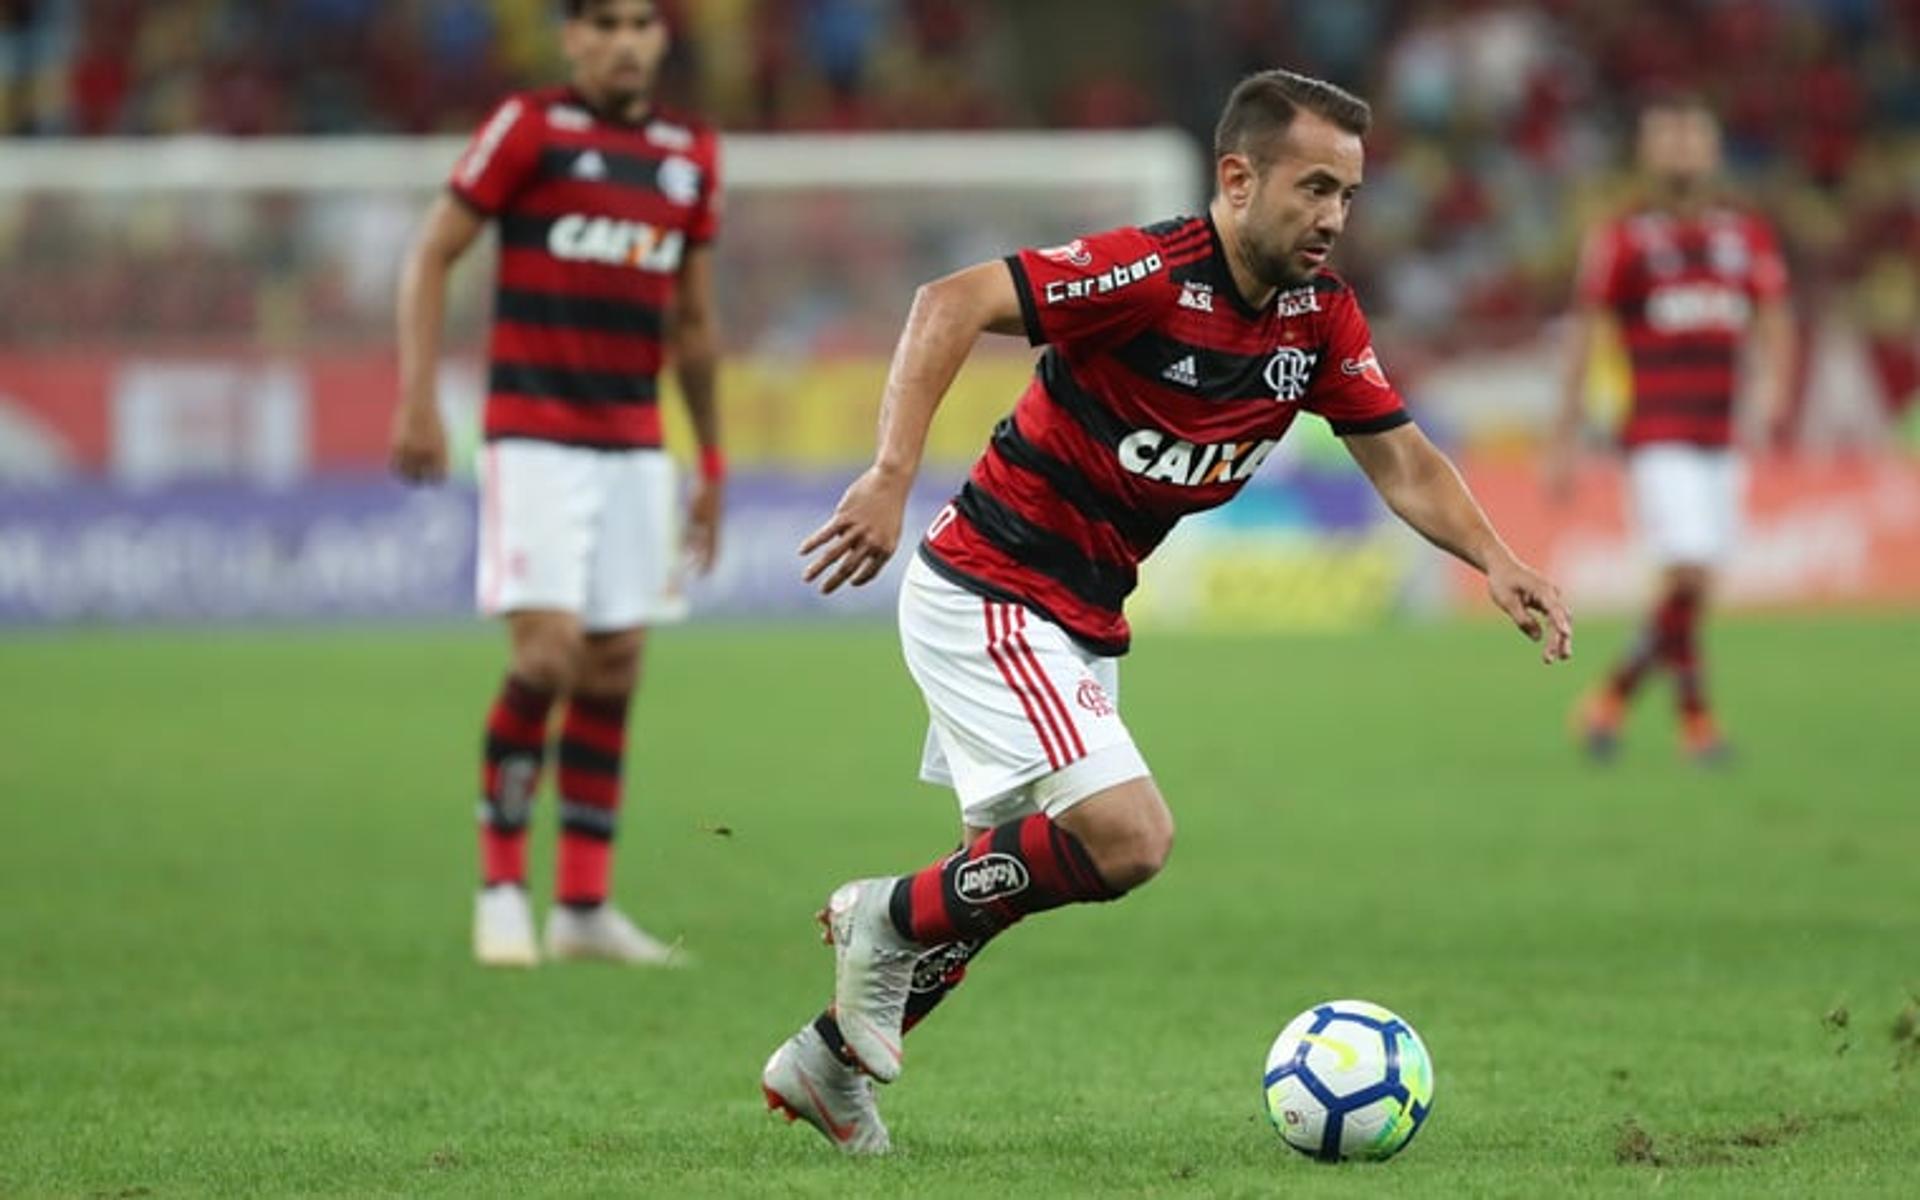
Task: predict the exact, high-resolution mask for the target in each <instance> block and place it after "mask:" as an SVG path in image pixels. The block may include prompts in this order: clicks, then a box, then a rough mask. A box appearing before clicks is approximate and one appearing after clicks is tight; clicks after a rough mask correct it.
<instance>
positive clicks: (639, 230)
mask: <svg viewBox="0 0 1920 1200" xmlns="http://www.w3.org/2000/svg"><path fill="white" fill-rule="evenodd" d="M685 242H686V238H685V235H683V234H682V233H681V232H680V231H679V230H678V229H667V230H663V229H660V228H657V227H656V226H653V225H648V224H646V223H644V222H641V221H621V220H617V219H615V218H613V217H584V216H581V215H579V214H578V213H575V214H573V215H572V216H566V217H561V218H560V219H559V220H558V221H555V222H554V223H553V229H552V230H551V231H549V232H548V234H547V250H548V251H549V252H550V253H551V254H552V255H553V256H554V257H555V258H558V259H561V260H563V261H566V262H595V263H606V264H607V265H609V266H616V267H633V268H635V269H636V270H641V271H662V272H666V273H669V274H670V273H672V272H674V271H677V270H679V269H680V255H681V252H682V249H683V248H684V246H685Z"/></svg>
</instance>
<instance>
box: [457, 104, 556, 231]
mask: <svg viewBox="0 0 1920 1200" xmlns="http://www.w3.org/2000/svg"><path fill="white" fill-rule="evenodd" d="M539 166H540V116H539V114H537V113H536V112H535V111H534V110H533V107H532V106H531V105H529V104H528V103H527V101H526V100H525V98H523V97H520V96H513V97H510V98H509V99H507V101H506V102H505V103H503V104H501V105H500V107H499V108H496V109H495V110H494V111H493V115H492V116H490V117H488V118H487V122H486V124H484V125H482V126H481V127H480V131H479V132H478V133H476V134H474V135H473V141H472V142H470V143H468V145H467V149H466V152H465V153H463V154H462V155H461V156H460V161H459V162H457V163H455V164H454V167H453V176H452V178H450V179H449V180H448V181H447V186H448V187H449V188H450V189H452V191H453V194H454V195H456V196H458V197H460V199H461V200H463V201H465V202H466V203H467V205H468V206H469V207H471V208H473V209H475V210H476V211H478V212H481V213H484V214H486V215H487V216H493V215H494V214H496V213H498V212H499V211H500V210H501V209H503V208H505V207H506V206H507V205H508V204H509V203H510V202H511V201H512V200H513V198H514V197H515V196H516V195H518V194H519V193H520V190H521V189H522V188H524V187H526V186H527V184H528V183H530V182H532V180H533V178H534V174H535V172H536V171H537V170H538V169H539Z"/></svg>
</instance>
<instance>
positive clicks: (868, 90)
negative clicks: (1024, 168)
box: [0, 0, 1920, 413]
mask: <svg viewBox="0 0 1920 1200" xmlns="http://www.w3.org/2000/svg"><path fill="white" fill-rule="evenodd" d="M665 7H666V9H667V10H668V11H669V14H670V16H671V18H672V19H673V20H674V22H675V26H676V28H677V30H678V37H679V43H678V48H677V51H676V57H675V62H674V70H673V80H672V85H671V88H672V91H673V93H674V94H675V96H676V98H677V99H679V100H680V101H682V102H683V103H687V104H690V105H692V106H694V107H696V108H698V109H699V110H701V111H703V112H705V113H707V114H709V115H711V116H712V117H713V118H714V119H716V120H717V121H718V122H720V123H721V124H722V125H723V126H724V127H726V128H728V129H731V130H789V129H808V130H814V129H833V130H849V129H876V128H908V129H933V128H1004V127H1056V128H1057V127H1066V128H1076V127H1077V128H1092V127H1124V126H1138V125H1150V124H1164V123H1173V124H1177V125H1180V126H1182V127H1184V128H1186V129H1188V130H1189V131H1191V132H1192V133H1193V134H1194V135H1195V136H1196V137H1198V138H1201V139H1205V138H1206V137H1207V135H1208V133H1209V132H1210V123H1211V121H1212V118H1213V115H1214V113H1215V111H1216V109H1217V106H1218V102H1219V100H1220V98H1221V96H1222V95H1224V93H1225V91H1226V89H1227V88H1228V87H1229V86H1230V84H1231V82H1232V81H1233V80H1234V79H1235V78H1237V77H1238V76H1239V75H1241V74H1242V73H1244V72H1246V71H1249V70H1252V69H1256V68H1259V67H1263V66H1267V65H1273V64H1287V65H1290V66H1293V67H1296V68H1298V69H1301V70H1305V71H1309V72H1314V73H1319V74H1323V75H1325V76H1327V77H1329V78H1332V79H1334V80H1337V81H1340V82H1342V83H1345V84H1348V85H1350V86H1352V87H1354V88H1356V89H1357V90H1359V91H1360V92H1362V93H1363V94H1365V95H1367V96H1368V97H1370V98H1372V99H1373V100H1374V101H1375V104H1376V109H1377V111H1378V113H1379V116H1380V121H1379V126H1378V129H1377V131H1376V133H1375V135H1374V137H1373V138H1372V139H1371V142H1370V148H1369V152H1370V162H1369V182H1368V192H1367V197H1366V200H1365V207H1364V210H1363V215H1362V218H1361V219H1360V220H1359V222H1358V223H1357V228H1356V231H1355V234H1354V236H1353V237H1352V238H1351V239H1350V242H1349V245H1348V246H1347V247H1346V248H1345V249H1343V251H1342V255H1341V265H1342V268H1343V269H1344V270H1345V271H1346V272H1347V273H1348V274H1350V275H1352V276H1354V277H1356V279H1357V281H1358V282H1359V283H1360V285H1361V287H1362V288H1363V290H1364V291H1365V293H1366V294H1367V295H1368V296H1369V297H1370V302H1371V306H1372V308H1373V309H1374V310H1375V311H1376V313H1377V314H1378V316H1379V317H1380V318H1381V320H1382V322H1383V323H1384V324H1386V325H1387V326H1388V328H1389V330H1390V336H1391V337H1392V338H1393V340H1394V342H1395V345H1396V347H1397V353H1398V355H1399V357H1400V359H1401V361H1403V362H1405V361H1406V360H1407V359H1408V358H1409V356H1410V355H1412V356H1416V357H1417V356H1418V355H1419V354H1420V352H1421V350H1422V349H1427V350H1431V351H1434V352H1435V353H1447V352H1452V351H1457V350H1458V349H1459V348H1461V347H1462V346H1463V345H1475V346H1480V345H1488V344H1499V343H1500V342H1502V341H1504V340H1516V339H1520V338H1524V337H1527V336H1532V335H1534V334H1536V333H1537V331H1538V328H1539V323H1540V321H1541V320H1542V319H1543V318H1545V317H1549V316H1551V315H1553V314H1555V313H1557V312H1559V311H1561V310H1562V309H1563V308H1564V306H1565V304H1566V298H1567V291H1568V282H1569V278H1570V274H1571V270H1572V264H1573V262H1574V259H1575V257H1576V252H1577V246H1578V241H1579V232H1580V229H1581V228H1582V226H1583V225H1584V223H1585V221H1586V219H1587V218H1589V217H1590V216H1592V215H1593V214H1594V213H1596V212H1598V211H1600V210H1601V209H1602V208H1604V207H1605V206H1607V205H1610V204H1613V203H1617V202H1618V200H1619V199H1620V195H1621V185H1622V170H1621V168H1622V167H1623V166H1624V158H1625V154H1626V150H1627V144H1628V140H1629V136H1628V135H1629V133H1630V128H1631V116H1632V112H1633V108H1634V105H1635V102H1636V101H1637V100H1638V99H1639V98H1641V97H1643V96H1645V95H1647V94H1649V93H1650V92H1654V91H1659V90H1666V89H1674V88H1684V89H1687V90H1690V91H1695V92H1699V93H1702V94H1704V95H1706V96H1707V97H1709V98H1710V99H1711V100H1712V101H1713V102H1714V103H1715V105H1716V106H1717V107H1718V108H1719V110H1720V111H1721V112H1722V113H1723V114H1724V117H1725V121H1726V126H1727V133H1728V139H1727V140H1728V151H1729V159H1730V163H1731V166H1732V168H1733V170H1734V172H1735V174H1736V177H1737V178H1738V179H1739V180H1740V181H1741V182H1742V184H1743V186H1744V188H1745V189H1746V194H1747V195H1748V197H1749V198H1750V200H1751V202H1752V203H1754V204H1755V205H1757V206H1758V207H1760V208H1761V209H1763V210H1764V211H1766V212H1767V213H1768V214H1769V215H1770V216H1772V218H1773V219H1774V220H1775V221H1776V222H1777V223H1778V224H1779V226H1780V227H1781V229H1782V231H1783V234H1784V237H1785V240H1786V242H1787V245H1788V247H1789V253H1790V255H1791V258H1792V261H1793V266H1794V268H1795V271H1796V284H1797V287H1796V298H1797V300H1798V303H1799V304H1800V305H1801V307H1802V309H1803V312H1802V316H1803V318H1805V317H1808V316H1809V315H1811V313H1812V312H1813V311H1814V310H1818V311H1819V312H1821V313H1822V314H1829V313H1830V314H1833V315H1838V316H1840V317H1842V318H1843V319H1845V320H1846V321H1847V322H1848V324H1850V325H1851V326H1853V327H1855V328H1857V329H1859V330H1860V331H1861V334H1862V336H1863V337H1864V338H1865V340H1866V342H1867V345H1868V346H1869V348H1870V349H1869V358H1870V360H1871V367H1872V372H1873V374H1874V376H1875V380H1876V383H1877V385H1878V390H1879V394H1880V397H1881V400H1882V402H1883V404H1884V405H1885V406H1886V408H1887V410H1888V411H1889V413H1897V412H1899V411H1900V410H1901V409H1903V408H1905V407H1908V406H1910V405H1912V404H1913V403H1914V402H1915V398H1916V396H1920V354H1916V350H1915V344H1914V343H1915V333H1914V331H1915V330H1916V329H1920V0H1542V2H1537V3H1527V4H1518V3H1511V2H1507V0H1449V2H1438V3H1436V2H1420V0H1342V2H1341V3H1338V4H1309V3H1298V2H1289V0H1123V2H1119V3H1115V2H1112V0H1106V2H1101V0H1059V2H1050V3H1047V4H1044V5H1040V4H1022V3H1017V2H1015V0H697V2H696V0H667V3H666V4H665ZM556 8H557V4H556V3H555V2H554V0H146V2H140V0H0V129H5V130H8V131H11V132H12V133H14V134H16V135H34V134H44V135H68V136H70V135H152V134H173V133H190V132H200V133H214V134H232V135H269V134H326V133H342V132H355V133H366V132H375V133H378V132H404V133H418V132H465V131H467V130H469V129H471V128H472V127H473V125H474V124H475V122H476V121H477V120H478V119H479V118H480V117H481V116H482V115H483V113H484V112H485V110H486V109H487V107H488V106H489V105H490V104H491V103H492V102H493V101H494V100H496V99H497V98H498V96H499V95H500V94H501V93H502V92H503V91H505V90H507V89H509V88H512V87H514V86H518V85H523V84H528V83H533V82H544V81H548V80H551V79H553V78H555V77H557V76H558V75H559V74H560V72H561V71H562V67H561V64H560V63H559V61H558V59H557V48H556V46H555V39H554V38H553V37H552V36H551V24H552V22H553V20H554V11H555V9H556ZM291 220H292V217H291V216H289V217H288V221H289V222H290V221H291ZM253 224H254V226H256V228H255V229H254V230H253V232H252V235H251V236H250V237H249V238H248V241H249V242H250V243H251V246H250V248H249V256H250V259H251V261H253V262H255V263H257V262H259V261H260V260H261V259H263V258H264V259H266V260H267V261H271V260H272V259H273V256H274V253H275V250H274V244H275V240H276V236H277V235H276V225H275V221H274V219H273V213H272V210H270V209H269V210H268V211H267V213H266V215H265V217H264V218H261V217H256V218H255V219H254V220H253ZM61 230H62V220H61V218H60V217H59V216H58V215H57V214H50V213H44V212H42V213H29V214H27V215H22V214H20V213H18V212H16V213H14V214H13V219H12V220H10V221H0V253H3V254H4V255H5V257H6V258H7V259H8V261H9V262H10V263H12V264H13V265H14V267H15V268H16V269H19V268H25V274H26V275H27V276H34V275H36V274H38V273H36V272H33V271H32V270H31V265H32V263H33V262H34V261H35V260H39V261H41V262H43V263H44V264H45V266H46V267H47V272H46V273H45V274H44V275H39V277H38V279H37V281H36V283H35V286H33V287H32V288H28V287H26V286H15V287H5V288H0V323H4V324H6V325H7V326H8V327H9V328H10V329H13V330H15V331H16V334H17V335H18V336H21V337H29V338H30V337H31V336H32V335H33V331H34V330H35V329H36V328H37V327H40V328H43V331H44V332H47V333H48V334H51V333H52V332H53V328H52V327H51V326H47V325H45V323H46V322H48V321H50V320H53V319H58V320H59V321H60V322H61V325H62V326H63V327H64V328H65V329H67V330H69V331H71V330H72V329H74V328H75V325H76V322H77V324H78V325H81V326H84V325H85V324H86V321H85V318H84V314H85V312H86V311H87V309H88V305H89V302H90V297H93V298H95V299H96V300H97V302H98V303H99V304H101V305H108V306H111V307H112V308H113V309H114V311H115V319H116V320H117V321H119V322H120V323H121V327H122V328H123V329H124V328H125V325H126V320H127V316H128V301H129V295H130V293H129V290H128V289H129V288H130V287H131V288H132V289H133V294H136V295H137V294H138V292H139V290H140V285H139V283H138V281H137V280H129V279H127V278H112V279H108V278H98V279H88V278H80V277H75V276H74V275H73V274H72V273H71V271H70V270H69V271H68V272H67V273H66V275H65V277H64V278H63V279H56V278H54V277H53V276H54V275H56V274H57V273H58V272H57V269H56V264H58V263H59V262H61V261H63V260H64V261H65V262H67V263H68V264H71V262H72V261H73V259H72V258H71V257H69V256H66V255H65V254H64V250H63V237H62V233H61ZM283 232H284V231H283ZM29 234H30V235H31V236H28V235H29ZM71 236H79V234H77V233H74V234H72V235H71ZM286 240H287V244H288V245H289V246H292V245H293V244H294V243H293V239H292V238H291V237H290V236H288V237H287V238H286ZM147 241H148V242H149V243H150V244H148V245H145V246H144V247H143V246H142V245H140V244H132V245H129V246H127V247H125V249H126V250H127V251H128V252H129V253H128V255H126V256H116V257H115V258H111V259H98V260H96V261H99V262H101V263H102V265H103V267H104V266H106V264H109V263H111V262H115V261H117V262H119V263H121V264H123V265H124V264H129V263H134V262H138V263H139V264H140V266H139V273H140V274H141V275H143V276H146V277H149V278H152V277H154V276H155V275H156V274H159V275H160V276H161V277H167V278H171V279H173V280H174V281H175V282H176V284H177V282H178V281H179V280H180V279H182V278H185V277H186V276H184V275H183V274H181V273H179V272H175V271H171V270H170V269H169V268H171V267H173V266H177V265H181V264H178V263H175V262H173V261H170V259H173V258H177V257H178V256H181V255H191V254H193V253H194V251H193V249H192V246H191V240H190V239H189V240H184V241H183V240H182V239H179V238H177V237H174V236H171V235H168V236H161V235H160V234H159V232H158V231H156V232H155V234H154V236H152V237H151V238H149V239H147ZM195 265H196V266H197V268H198V269H197V270H195V271H193V272H192V273H191V278H192V279H193V280H194V281H195V283H194V285H193V286H194V287H195V288H196V289H197V290H198V292H199V293H200V294H198V295H195V296H184V297H183V296H182V295H181V294H180V292H179V290H178V288H177V286H172V287H170V288H169V292H168V295H167V296H166V297H165V298H164V299H163V300H156V301H155V302H154V303H152V304H151V305H149V306H148V307H150V308H151V309H152V312H151V314H150V315H149V317H148V320H149V321H150V322H151V323H150V324H148V325H146V326H145V327H146V328H147V329H149V330H150V331H151V332H155V333H161V334H164V333H166V332H167V331H168V329H169V327H170V323H174V324H178V325H179V331H180V332H187V331H189V330H191V329H193V328H204V327H206V326H208V325H211V324H216V323H218V324H225V325H226V326H227V327H229V328H233V327H236V325H237V326H239V327H245V326H248V325H250V324H251V323H253V322H256V321H259V320H263V319H266V318H265V317H263V316H262V314H263V312H264V313H267V314H270V313H271V311H272V309H273V303H274V302H273V301H272V299H271V298H270V297H269V298H263V297H261V296H257V295H253V294H249V289H250V288H252V287H253V286H254V285H255V284H257V283H258V282H259V279H260V278H261V276H260V274H259V272H258V271H257V270H253V269H247V270H242V269H239V268H238V267H236V269H235V270H234V271H232V272H230V273H223V272H222V271H221V270H220V269H219V268H218V264H217V263H215V264H209V263H206V262H198V263H196V264H195ZM14 273H15V277H16V280H20V281H21V282H22V283H23V284H24V282H25V280H24V279H22V275H21V272H20V271H19V270H16V271H15V272H14ZM268 278H269V279H271V278H272V275H271V273H269V275H268ZM249 280H251V281H252V282H251V283H248V282H246V281H249ZM229 284H231V286H229ZM282 284H283V286H284V285H285V284H286V280H285V279H284V278H283V279H282ZM47 287H54V288H56V289H58V290H59V291H60V292H62V293H64V294H63V295H62V297H61V300H62V302H61V303H59V304H49V303H48V299H49V294H48V292H47V291H46V290H45V289H46V288H47ZM339 290H340V285H339V281H338V280H337V279H331V278H330V279H328V280H327V281H326V282H325V283H324V285H321V284H315V285H314V286H309V287H305V288H304V293H305V294H303V296H302V297H301V298H300V304H301V306H302V308H303V310H304V311H305V313H306V318H307V322H316V321H317V322H320V323H324V322H325V320H326V319H327V318H328V314H329V313H330V312H331V313H333V314H335V315H337V316H340V317H343V318H344V317H347V316H350V315H351V310H352V308H353V304H352V303H351V297H350V296H346V295H341V294H335V293H338V292H339ZM134 307H135V309H136V311H137V310H138V308H139V305H138V303H137V302H136V304H135V306H134ZM307 322H303V323H307Z"/></svg>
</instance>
